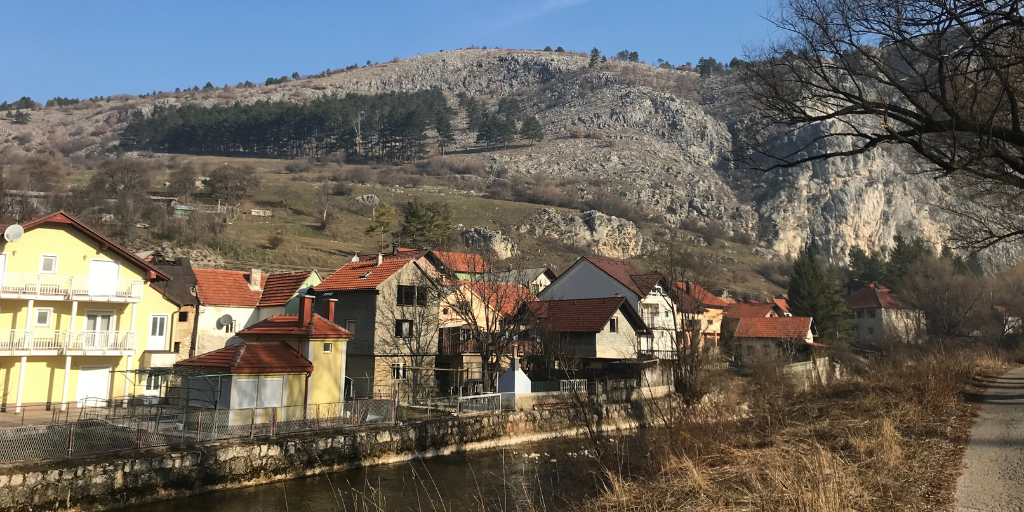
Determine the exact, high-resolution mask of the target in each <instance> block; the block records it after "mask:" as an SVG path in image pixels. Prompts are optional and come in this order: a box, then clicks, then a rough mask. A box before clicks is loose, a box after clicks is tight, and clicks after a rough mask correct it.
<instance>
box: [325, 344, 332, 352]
mask: <svg viewBox="0 0 1024 512" xmlns="http://www.w3.org/2000/svg"><path fill="white" fill-rule="evenodd" d="M332 350H334V343H324V354H330V353H331V351H332Z"/></svg>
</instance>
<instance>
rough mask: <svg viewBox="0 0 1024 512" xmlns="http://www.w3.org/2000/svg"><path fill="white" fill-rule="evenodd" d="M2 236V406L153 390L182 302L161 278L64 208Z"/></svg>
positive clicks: (168, 359) (168, 358)
mask: <svg viewBox="0 0 1024 512" xmlns="http://www.w3.org/2000/svg"><path fill="white" fill-rule="evenodd" d="M21 227H22V229H23V231H24V234H23V235H22V236H20V238H16V239H12V240H11V241H2V242H0V247H2V249H0V270H2V271H3V274H2V280H0V328H2V329H3V330H0V374H2V379H3V380H2V383H0V387H2V390H0V396H2V397H3V398H2V400H3V402H2V404H0V405H2V406H4V407H10V406H14V408H15V410H18V409H20V408H21V407H22V406H23V405H26V404H33V405H44V404H45V405H46V406H47V407H48V408H49V407H61V408H66V407H67V406H68V405H69V404H75V403H77V404H78V405H79V406H82V405H88V404H90V403H97V402H102V401H105V400H109V399H116V398H127V397H129V396H133V395H135V394H148V395H151V396H159V395H160V394H161V393H162V391H163V390H162V386H163V383H162V381H161V380H160V379H159V378H152V379H151V378H149V376H148V375H147V373H146V372H145V370H147V369H149V368H155V367H166V366H170V365H171V364H172V363H173V362H174V354H173V353H172V352H170V351H169V348H170V346H171V340H172V339H173V338H174V332H173V331H174V322H173V321H172V320H173V315H175V314H176V313H177V311H178V309H179V305H178V304H176V303H175V302H174V301H173V300H171V299H170V298H169V297H167V296H165V295H164V294H162V293H161V291H160V290H159V289H158V288H156V287H154V286H153V283H155V282H161V281H166V280H167V279H168V276H167V275H166V274H164V273H163V272H161V271H160V270H158V269H157V268H155V267H153V266H152V265H150V264H148V263H146V262H145V261H143V260H142V259H140V258H138V257H137V256H135V255H134V254H133V253H131V252H129V251H128V250H127V249H125V248H124V247H122V246H120V245H118V244H116V243H114V242H113V241H111V240H109V239H107V238H106V237H104V236H102V235H100V234H99V233H97V232H96V231H94V230H93V229H92V228H90V227H88V226H87V225H85V224H84V223H82V222H81V221H79V220H78V219H76V218H75V217H73V216H72V215H70V214H68V213H65V212H63V211H58V212H54V213H51V214H48V215H45V216H42V217H39V218H37V219H33V220H31V221H28V222H25V223H23V224H21Z"/></svg>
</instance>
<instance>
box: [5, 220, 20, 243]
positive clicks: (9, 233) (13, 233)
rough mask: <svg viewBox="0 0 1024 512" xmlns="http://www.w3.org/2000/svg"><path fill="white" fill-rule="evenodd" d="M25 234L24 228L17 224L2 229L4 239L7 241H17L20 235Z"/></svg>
mask: <svg viewBox="0 0 1024 512" xmlns="http://www.w3.org/2000/svg"><path fill="white" fill-rule="evenodd" d="M24 234H25V228H23V227H21V225H19V224H11V225H10V226H7V229H5V230H4V240H7V241H8V242H17V241H18V239H19V238H21V235H24Z"/></svg>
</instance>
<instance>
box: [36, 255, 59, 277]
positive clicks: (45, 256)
mask: <svg viewBox="0 0 1024 512" xmlns="http://www.w3.org/2000/svg"><path fill="white" fill-rule="evenodd" d="M46 258H53V270H51V271H49V272H47V271H45V270H43V261H45V260H46ZM59 262H60V257H59V256H58V255H56V254H40V255H39V273H40V274H56V273H57V263H59Z"/></svg>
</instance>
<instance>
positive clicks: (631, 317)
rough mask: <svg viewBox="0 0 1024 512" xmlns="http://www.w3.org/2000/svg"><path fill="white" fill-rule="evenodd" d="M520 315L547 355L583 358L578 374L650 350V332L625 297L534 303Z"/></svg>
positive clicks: (631, 357) (525, 305)
mask: <svg viewBox="0 0 1024 512" xmlns="http://www.w3.org/2000/svg"><path fill="white" fill-rule="evenodd" d="M521 314H522V318H523V320H524V323H525V325H527V326H528V327H529V329H530V331H532V332H533V334H534V336H535V337H536V338H537V341H538V342H539V343H540V345H541V350H543V351H544V352H545V353H546V355H550V356H553V357H555V358H559V357H569V358H573V359H580V358H582V359H583V361H581V367H580V368H579V369H581V370H582V369H586V368H588V367H589V368H594V367H599V366H600V365H602V364H604V363H605V362H608V361H612V360H621V359H636V358H637V357H638V356H639V355H640V354H638V352H642V351H649V350H651V345H650V330H649V329H648V328H647V325H645V324H644V321H643V319H642V318H640V315H639V314H637V312H636V310H635V309H633V307H632V306H631V305H630V304H629V302H628V301H627V300H626V299H625V298H624V297H601V298H591V299H565V300H548V301H536V302H530V303H528V304H524V305H523V309H522V313H521ZM552 352H553V353H552Z"/></svg>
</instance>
